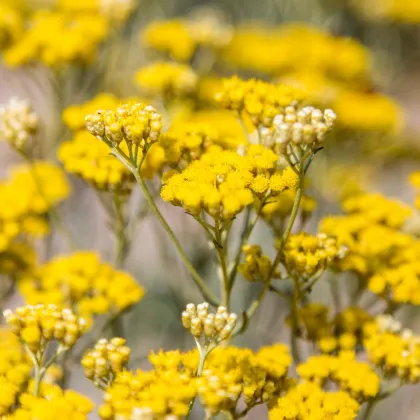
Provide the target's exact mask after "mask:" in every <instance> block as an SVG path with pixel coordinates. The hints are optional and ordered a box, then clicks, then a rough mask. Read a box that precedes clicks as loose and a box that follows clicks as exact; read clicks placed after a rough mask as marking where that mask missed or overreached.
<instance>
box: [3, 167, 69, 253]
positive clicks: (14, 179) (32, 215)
mask: <svg viewBox="0 0 420 420" xmlns="http://www.w3.org/2000/svg"><path fill="white" fill-rule="evenodd" d="M69 191H70V186H69V184H68V182H67V180H66V178H65V177H64V174H63V172H62V171H61V169H60V168H58V167H57V166H55V165H53V164H50V163H48V162H43V161H39V162H35V163H34V164H33V165H31V166H28V165H20V166H16V167H14V168H13V169H12V172H11V174H10V178H9V179H8V180H6V181H4V182H2V183H0V251H5V250H6V249H7V248H8V247H9V246H11V243H12V242H13V240H14V239H15V238H17V237H18V236H19V235H20V234H28V235H32V236H42V235H45V234H46V233H47V231H48V222H47V220H46V218H45V216H46V213H47V212H48V211H49V210H50V209H51V208H52V207H54V206H55V205H57V204H58V203H59V202H60V201H61V200H63V199H65V198H66V197H67V196H68V194H69ZM15 250H16V248H15Z"/></svg>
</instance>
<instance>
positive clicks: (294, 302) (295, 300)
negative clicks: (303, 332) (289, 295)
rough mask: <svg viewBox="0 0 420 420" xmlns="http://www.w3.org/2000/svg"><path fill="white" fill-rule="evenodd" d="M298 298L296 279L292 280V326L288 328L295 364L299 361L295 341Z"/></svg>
mask: <svg viewBox="0 0 420 420" xmlns="http://www.w3.org/2000/svg"><path fill="white" fill-rule="evenodd" d="M299 299H300V290H299V282H298V281H297V280H294V287H293V299H292V304H291V317H292V328H291V329H290V343H291V346H290V347H291V351H292V356H293V360H294V362H295V363H296V364H297V363H299V362H300V361H301V357H300V351H299V345H298V341H297V336H298V332H299V306H298V305H299Z"/></svg>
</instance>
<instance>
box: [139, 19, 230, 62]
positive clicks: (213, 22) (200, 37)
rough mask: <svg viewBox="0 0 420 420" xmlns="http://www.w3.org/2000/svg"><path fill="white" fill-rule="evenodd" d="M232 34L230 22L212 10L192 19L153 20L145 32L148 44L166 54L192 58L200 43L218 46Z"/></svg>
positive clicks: (178, 59) (185, 59)
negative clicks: (227, 23)
mask: <svg viewBox="0 0 420 420" xmlns="http://www.w3.org/2000/svg"><path fill="white" fill-rule="evenodd" d="M230 38H231V28H230V26H229V25H226V24H225V23H224V22H222V20H221V19H220V18H219V17H218V16H216V15H214V14H213V15H212V14H211V13H205V14H202V15H198V16H196V17H192V18H191V19H189V20H183V19H172V20H166V21H157V22H153V23H151V24H150V25H148V26H147V27H146V29H145V30H144V32H143V33H142V40H143V43H144V44H145V46H146V47H148V48H151V49H154V50H156V51H159V52H161V53H164V54H167V55H168V56H169V57H171V58H173V59H175V60H177V61H190V60H191V59H192V58H193V56H194V54H195V53H196V51H197V48H198V47H200V46H203V47H209V48H212V49H214V48H219V47H221V46H223V45H225V44H226V43H227V42H228V41H229V40H230Z"/></svg>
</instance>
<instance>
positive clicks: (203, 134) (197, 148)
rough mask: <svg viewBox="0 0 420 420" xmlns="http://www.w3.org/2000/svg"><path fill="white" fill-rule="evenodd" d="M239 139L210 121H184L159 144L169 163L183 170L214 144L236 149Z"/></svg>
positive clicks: (226, 148)
mask: <svg viewBox="0 0 420 420" xmlns="http://www.w3.org/2000/svg"><path fill="white" fill-rule="evenodd" d="M238 140H239V139H238V138H237V137H236V136H232V135H229V134H223V133H221V132H220V131H219V129H218V127H215V126H213V125H211V124H209V123H200V122H197V123H196V122H184V121H182V122H180V123H177V124H175V126H174V127H171V129H170V130H169V131H168V132H166V133H164V134H163V135H162V136H161V138H160V140H159V144H158V145H159V146H160V147H162V148H163V149H164V152H165V159H166V160H167V163H168V164H169V165H170V166H171V167H173V168H176V169H179V170H182V169H184V168H185V167H186V166H187V165H188V164H189V163H191V162H192V161H194V160H197V159H199V158H200V157H201V156H202V155H203V154H204V153H205V152H206V151H208V150H209V148H211V146H213V145H217V146H220V147H221V148H222V149H224V150H236V149H237V148H238V147H239V146H240V144H241V143H240V140H239V141H238ZM152 150H153V149H152Z"/></svg>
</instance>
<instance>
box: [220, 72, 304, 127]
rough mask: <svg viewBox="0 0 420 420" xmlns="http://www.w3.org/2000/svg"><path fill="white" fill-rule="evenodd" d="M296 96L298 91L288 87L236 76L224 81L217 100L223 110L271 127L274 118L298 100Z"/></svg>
mask: <svg viewBox="0 0 420 420" xmlns="http://www.w3.org/2000/svg"><path fill="white" fill-rule="evenodd" d="M296 96H297V92H296V90H295V89H292V88H289V87H287V86H283V85H278V86H277V85H274V84H270V83H266V82H263V81H261V80H256V79H251V80H247V81H244V80H241V79H239V78H238V77H236V76H234V77H232V78H230V79H225V80H224V82H223V90H222V91H221V92H220V93H218V94H217V96H216V100H217V102H218V103H219V104H220V105H221V106H222V107H223V108H226V109H229V110H232V111H235V112H237V113H238V115H242V114H243V113H244V114H246V115H248V116H249V117H250V118H251V120H252V123H253V124H254V125H255V126H258V125H259V124H262V125H263V126H265V127H271V125H272V124H273V121H274V117H275V116H276V115H278V114H280V113H281V112H282V111H283V109H284V107H286V106H287V105H290V104H291V103H292V102H293V101H294V100H296Z"/></svg>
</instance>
